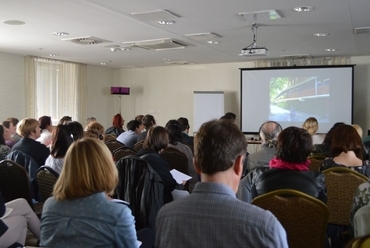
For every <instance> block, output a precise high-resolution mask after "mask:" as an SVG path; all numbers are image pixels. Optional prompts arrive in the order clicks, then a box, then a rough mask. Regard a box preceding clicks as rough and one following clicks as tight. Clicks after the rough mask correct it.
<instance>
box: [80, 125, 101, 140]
mask: <svg viewBox="0 0 370 248" xmlns="http://www.w3.org/2000/svg"><path fill="white" fill-rule="evenodd" d="M84 137H90V138H95V139H99V140H101V141H103V142H104V127H103V126H102V125H101V124H100V123H98V122H93V123H90V124H89V125H88V126H87V127H86V131H85V133H84Z"/></svg>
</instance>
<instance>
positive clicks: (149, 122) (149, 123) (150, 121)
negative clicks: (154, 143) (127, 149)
mask: <svg viewBox="0 0 370 248" xmlns="http://www.w3.org/2000/svg"><path fill="white" fill-rule="evenodd" d="M141 123H142V124H143V125H144V127H145V131H142V132H141V134H139V135H138V136H137V140H136V142H139V141H142V140H145V138H146V135H147V133H148V130H149V129H150V128H151V127H155V126H156V122H155V119H154V116H153V115H145V116H144V117H143V118H142V119H141Z"/></svg>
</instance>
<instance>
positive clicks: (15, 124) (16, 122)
mask: <svg viewBox="0 0 370 248" xmlns="http://www.w3.org/2000/svg"><path fill="white" fill-rule="evenodd" d="M6 120H7V121H10V123H12V125H13V126H17V124H18V122H19V120H18V119H17V118H14V117H9V118H8V119H6Z"/></svg>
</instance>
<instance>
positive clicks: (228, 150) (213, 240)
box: [155, 121, 288, 248]
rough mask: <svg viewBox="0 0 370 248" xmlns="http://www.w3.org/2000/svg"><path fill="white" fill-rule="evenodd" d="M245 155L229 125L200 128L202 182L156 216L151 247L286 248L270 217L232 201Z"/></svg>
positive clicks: (198, 149) (197, 146)
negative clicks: (154, 232)
mask: <svg viewBox="0 0 370 248" xmlns="http://www.w3.org/2000/svg"><path fill="white" fill-rule="evenodd" d="M246 149H247V141H246V139H245V137H244V134H243V133H242V132H241V131H240V130H239V128H238V127H237V126H236V125H235V124H233V123H232V122H230V121H210V122H207V123H204V124H203V125H202V126H201V127H200V129H199V131H198V133H197V135H196V137H195V156H194V164H195V167H196V170H197V172H198V173H199V174H201V179H202V182H199V183H197V184H196V185H195V188H194V190H193V192H192V193H191V194H190V195H189V196H187V197H184V198H181V199H178V200H175V201H173V202H171V203H169V204H166V205H164V206H163V207H162V208H161V209H160V210H159V213H158V215H157V222H156V224H157V225H156V226H157V229H156V231H157V232H156V241H155V242H156V244H155V247H160V248H173V247H176V248H188V247H258V248H264V247H265V248H267V247H274V248H282V247H288V244H287V239H286V233H285V230H284V228H283V227H282V226H281V224H280V222H279V221H278V220H277V219H276V217H275V216H273V215H272V214H271V212H269V211H266V210H263V209H261V208H259V207H256V206H253V205H250V204H248V203H245V202H242V201H240V200H238V199H237V198H236V197H235V192H236V191H237V189H238V185H239V181H240V177H241V175H242V172H243V158H244V155H245V153H246Z"/></svg>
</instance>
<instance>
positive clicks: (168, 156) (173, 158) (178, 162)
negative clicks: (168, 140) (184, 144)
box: [159, 147, 189, 175]
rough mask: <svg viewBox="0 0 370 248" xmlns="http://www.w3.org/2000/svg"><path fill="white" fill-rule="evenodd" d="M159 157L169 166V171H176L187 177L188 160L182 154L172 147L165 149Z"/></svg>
mask: <svg viewBox="0 0 370 248" xmlns="http://www.w3.org/2000/svg"><path fill="white" fill-rule="evenodd" d="M159 155H160V156H161V158H163V160H165V161H166V162H167V163H168V164H169V166H170V169H176V170H178V171H180V172H182V173H184V174H187V175H189V168H188V158H187V157H186V155H185V154H184V153H183V152H181V151H179V150H178V149H176V148H173V147H167V148H166V149H165V150H164V151H163V152H161V153H160V154H159Z"/></svg>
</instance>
